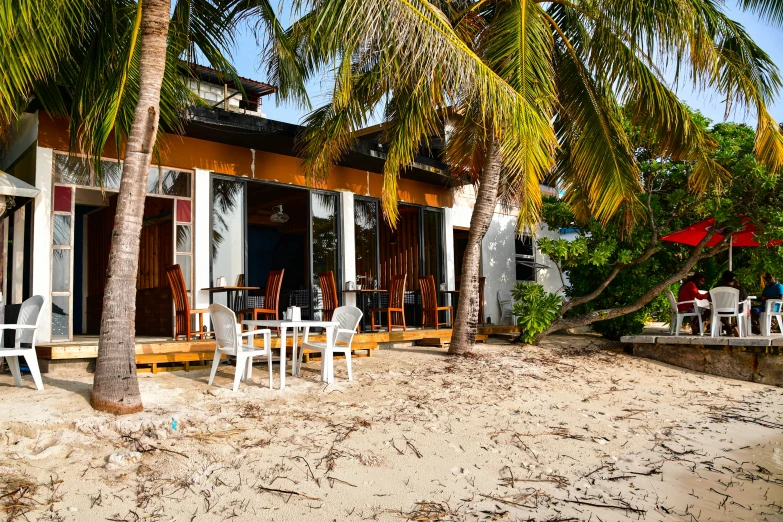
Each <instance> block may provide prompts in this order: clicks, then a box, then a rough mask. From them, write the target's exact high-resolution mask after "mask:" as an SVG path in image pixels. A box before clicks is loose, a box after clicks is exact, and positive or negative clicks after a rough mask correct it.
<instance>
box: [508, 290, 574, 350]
mask: <svg viewBox="0 0 783 522" xmlns="http://www.w3.org/2000/svg"><path fill="white" fill-rule="evenodd" d="M511 295H512V296H513V297H514V300H515V301H516V302H515V303H514V305H513V307H512V310H513V312H514V315H515V316H517V325H519V328H520V339H522V341H524V342H526V343H528V344H529V343H532V342H534V341H535V339H536V336H537V335H538V334H540V333H541V332H543V331H545V330H546V329H547V328H549V325H550V324H552V321H554V320H555V319H556V318H557V315H558V312H559V311H560V307H561V306H562V304H563V300H562V298H561V297H560V296H559V295H557V294H548V293H546V292H545V291H544V287H543V286H541V285H538V284H535V283H523V282H517V283H516V284H514V288H513V289H512V290H511Z"/></svg>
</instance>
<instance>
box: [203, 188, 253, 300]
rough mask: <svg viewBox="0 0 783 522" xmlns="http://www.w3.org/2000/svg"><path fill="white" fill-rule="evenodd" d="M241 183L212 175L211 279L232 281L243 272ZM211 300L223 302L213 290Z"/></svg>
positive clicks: (219, 294)
mask: <svg viewBox="0 0 783 522" xmlns="http://www.w3.org/2000/svg"><path fill="white" fill-rule="evenodd" d="M245 251H246V248H245V182H244V181H241V180H233V179H226V178H219V177H213V178H212V281H211V284H215V285H216V284H217V280H218V278H219V277H225V278H226V281H229V282H230V283H231V284H233V283H234V282H235V281H236V280H237V276H239V275H240V274H244V273H245ZM214 298H215V302H216V303H220V304H227V303H226V294H225V293H217V294H215V296H214Z"/></svg>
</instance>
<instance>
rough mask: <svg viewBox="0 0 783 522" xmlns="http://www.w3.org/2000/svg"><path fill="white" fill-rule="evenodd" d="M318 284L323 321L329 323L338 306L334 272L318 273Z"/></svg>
mask: <svg viewBox="0 0 783 522" xmlns="http://www.w3.org/2000/svg"><path fill="white" fill-rule="evenodd" d="M318 284H319V286H320V287H321V295H322V296H323V300H324V308H323V311H324V321H331V320H332V315H333V314H334V311H335V309H336V308H337V307H338V306H340V304H339V303H338V302H337V284H336V283H335V282H334V272H332V271H331V270H329V271H328V272H319V273H318Z"/></svg>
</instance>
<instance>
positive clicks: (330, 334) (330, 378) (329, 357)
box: [324, 327, 334, 384]
mask: <svg viewBox="0 0 783 522" xmlns="http://www.w3.org/2000/svg"><path fill="white" fill-rule="evenodd" d="M333 346H334V328H331V327H329V328H327V329H326V353H325V354H324V357H325V358H326V375H327V376H326V382H328V383H329V384H332V383H333V382H334V352H333V351H332V347H333Z"/></svg>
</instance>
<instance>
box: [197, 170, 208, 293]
mask: <svg viewBox="0 0 783 522" xmlns="http://www.w3.org/2000/svg"><path fill="white" fill-rule="evenodd" d="M194 178H195V179H194V185H193V187H194V194H193V243H194V245H193V275H194V278H193V279H194V281H193V284H194V288H193V308H207V307H208V306H209V292H204V291H202V290H199V288H207V287H210V286H212V282H211V281H210V280H209V260H210V244H209V242H210V238H211V237H212V231H211V230H210V213H211V212H212V210H211V204H210V201H209V184H210V173H209V171H208V170H204V169H196V172H195V175H194Z"/></svg>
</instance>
